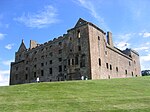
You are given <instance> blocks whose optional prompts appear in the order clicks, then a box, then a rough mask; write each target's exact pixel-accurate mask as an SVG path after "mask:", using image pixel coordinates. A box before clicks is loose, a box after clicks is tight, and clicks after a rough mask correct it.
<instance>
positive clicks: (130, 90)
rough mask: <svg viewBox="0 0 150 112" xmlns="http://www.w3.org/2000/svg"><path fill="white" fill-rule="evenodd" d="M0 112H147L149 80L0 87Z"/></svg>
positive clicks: (149, 106)
mask: <svg viewBox="0 0 150 112" xmlns="http://www.w3.org/2000/svg"><path fill="white" fill-rule="evenodd" d="M0 112H150V77H138V78H127V79H110V80H93V81H92V80H88V81H66V82H49V83H33V84H22V85H15V86H8V87H0Z"/></svg>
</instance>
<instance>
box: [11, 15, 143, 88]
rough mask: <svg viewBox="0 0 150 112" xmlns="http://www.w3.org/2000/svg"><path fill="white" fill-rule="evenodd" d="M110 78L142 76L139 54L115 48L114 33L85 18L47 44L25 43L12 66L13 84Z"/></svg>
mask: <svg viewBox="0 0 150 112" xmlns="http://www.w3.org/2000/svg"><path fill="white" fill-rule="evenodd" d="M81 76H84V77H87V78H88V79H109V78H125V77H137V76H141V69H140V62H139V54H138V53H137V52H136V51H134V50H132V49H126V50H124V51H121V50H120V49H118V48H116V47H114V45H113V40H112V33H111V32H107V34H106V33H105V32H104V31H103V30H101V29H100V28H98V27H97V26H95V25H94V24H92V23H90V22H87V21H85V20H83V19H81V18H80V19H79V20H78V22H77V23H76V25H75V27H74V28H72V29H69V30H68V31H67V34H64V35H63V36H60V37H58V38H54V39H53V40H51V41H49V42H46V43H44V44H38V43H37V42H36V41H33V40H30V48H29V49H27V48H26V46H25V44H24V42H23V41H22V43H21V45H20V47H19V50H18V51H17V52H16V53H15V62H12V63H11V71H10V85H14V84H23V83H32V82H35V81H36V78H37V77H39V78H40V81H42V82H50V81H64V80H80V79H81Z"/></svg>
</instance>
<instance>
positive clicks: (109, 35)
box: [107, 32, 114, 47]
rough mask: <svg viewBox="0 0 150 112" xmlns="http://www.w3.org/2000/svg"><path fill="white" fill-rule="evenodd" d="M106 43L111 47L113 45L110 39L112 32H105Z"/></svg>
mask: <svg viewBox="0 0 150 112" xmlns="http://www.w3.org/2000/svg"><path fill="white" fill-rule="evenodd" d="M107 43H108V44H109V45H110V46H111V47H114V45H113V40H112V33H111V32H107Z"/></svg>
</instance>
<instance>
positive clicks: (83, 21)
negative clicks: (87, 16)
mask: <svg viewBox="0 0 150 112" xmlns="http://www.w3.org/2000/svg"><path fill="white" fill-rule="evenodd" d="M87 23H88V22H87V21H85V20H83V19H82V18H80V19H79V20H78V22H77V23H76V25H75V27H79V26H82V25H84V24H87Z"/></svg>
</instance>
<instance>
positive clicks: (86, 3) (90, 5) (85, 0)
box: [77, 0, 108, 30]
mask: <svg viewBox="0 0 150 112" xmlns="http://www.w3.org/2000/svg"><path fill="white" fill-rule="evenodd" d="M77 2H78V4H79V5H80V6H82V7H84V8H85V9H87V10H88V11H90V14H91V15H92V16H93V17H94V18H95V19H97V21H98V22H99V24H100V25H102V26H101V27H104V29H106V30H108V27H107V25H106V23H105V22H104V19H103V18H102V17H101V16H100V15H99V14H98V12H97V11H96V9H95V5H94V2H95V1H94V2H92V1H90V0H77Z"/></svg>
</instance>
